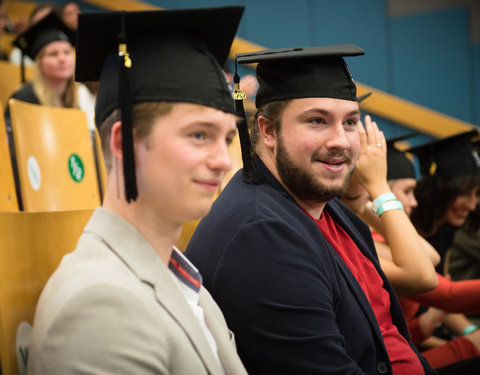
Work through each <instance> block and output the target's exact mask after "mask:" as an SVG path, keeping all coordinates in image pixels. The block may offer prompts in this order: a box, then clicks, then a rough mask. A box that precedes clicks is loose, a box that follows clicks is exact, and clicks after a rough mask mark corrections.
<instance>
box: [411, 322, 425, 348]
mask: <svg viewBox="0 0 480 375" xmlns="http://www.w3.org/2000/svg"><path fill="white" fill-rule="evenodd" d="M407 325H408V331H409V332H410V339H411V340H412V342H413V343H414V344H415V345H417V346H418V345H420V344H421V343H422V341H423V340H425V339H427V338H428V337H426V336H425V335H424V334H423V332H422V330H421V328H420V317H418V316H417V317H415V318H413V319H412V320H410V321H409V322H408V323H407Z"/></svg>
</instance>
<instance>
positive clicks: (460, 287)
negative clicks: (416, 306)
mask: <svg viewBox="0 0 480 375" xmlns="http://www.w3.org/2000/svg"><path fill="white" fill-rule="evenodd" d="M437 278H438V286H437V287H436V288H435V289H434V290H432V291H430V292H427V293H422V294H418V295H416V296H411V297H410V298H411V299H412V300H414V301H417V302H420V303H421V304H423V305H426V306H433V307H437V308H439V309H442V310H444V311H447V312H457V313H463V314H471V313H477V312H480V279H474V280H463V281H451V280H449V279H447V278H445V277H443V276H442V275H440V274H437Z"/></svg>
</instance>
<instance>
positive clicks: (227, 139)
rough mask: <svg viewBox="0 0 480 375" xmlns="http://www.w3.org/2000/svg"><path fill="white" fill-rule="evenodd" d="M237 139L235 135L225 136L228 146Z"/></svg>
mask: <svg viewBox="0 0 480 375" xmlns="http://www.w3.org/2000/svg"><path fill="white" fill-rule="evenodd" d="M234 139H235V136H228V137H226V138H225V142H226V143H227V146H230V145H231V144H232V142H233V140H234Z"/></svg>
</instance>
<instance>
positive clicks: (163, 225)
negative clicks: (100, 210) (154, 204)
mask: <svg viewBox="0 0 480 375" xmlns="http://www.w3.org/2000/svg"><path fill="white" fill-rule="evenodd" d="M118 188H119V191H118V192H117V184H116V182H115V181H114V180H112V179H110V178H109V182H108V185H107V189H106V192H105V197H104V200H103V204H102V206H103V207H104V208H105V209H107V210H110V211H112V212H114V213H116V214H117V215H119V216H120V217H122V218H124V219H125V220H127V221H128V222H129V223H130V224H132V225H133V226H134V227H135V228H137V230H138V231H139V232H140V233H141V234H142V235H143V236H144V237H145V239H146V240H147V241H148V243H150V245H151V246H152V247H153V249H154V250H155V252H156V253H157V254H158V256H159V257H160V258H161V259H162V261H163V263H164V264H166V265H168V262H169V261H170V256H171V254H172V251H173V245H174V244H175V242H176V241H177V240H178V238H179V237H180V234H181V232H182V228H183V223H174V222H172V221H171V220H169V216H168V215H167V216H166V217H163V216H161V215H159V214H158V212H156V211H155V209H152V208H151V205H149V204H148V203H147V202H143V201H142V199H141V197H138V198H137V200H136V201H134V202H130V203H127V201H126V200H125V198H124V197H125V195H124V193H123V182H122V183H121V184H119V185H118Z"/></svg>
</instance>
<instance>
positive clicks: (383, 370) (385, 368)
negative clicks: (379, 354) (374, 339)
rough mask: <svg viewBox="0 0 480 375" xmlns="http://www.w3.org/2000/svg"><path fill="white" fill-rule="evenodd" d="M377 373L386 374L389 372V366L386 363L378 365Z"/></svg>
mask: <svg viewBox="0 0 480 375" xmlns="http://www.w3.org/2000/svg"><path fill="white" fill-rule="evenodd" d="M377 372H378V373H379V374H386V373H387V372H388V366H387V364H386V363H385V362H378V363H377Z"/></svg>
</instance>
